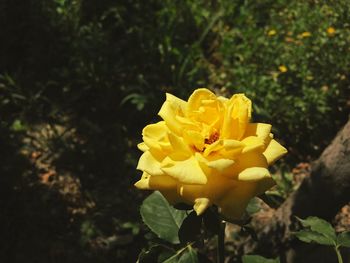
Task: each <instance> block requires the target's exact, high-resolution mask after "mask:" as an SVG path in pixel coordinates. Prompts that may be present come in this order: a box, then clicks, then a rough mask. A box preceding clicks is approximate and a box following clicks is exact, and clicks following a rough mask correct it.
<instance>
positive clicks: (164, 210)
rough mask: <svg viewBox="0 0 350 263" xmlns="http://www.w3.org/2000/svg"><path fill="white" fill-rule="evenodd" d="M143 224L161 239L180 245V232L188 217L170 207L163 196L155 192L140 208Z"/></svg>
mask: <svg viewBox="0 0 350 263" xmlns="http://www.w3.org/2000/svg"><path fill="white" fill-rule="evenodd" d="M140 212H141V216H142V220H143V222H144V223H145V224H146V225H147V226H148V227H149V228H150V229H151V230H152V231H153V232H154V233H155V234H156V235H157V236H158V237H159V238H162V239H164V240H166V241H169V242H170V243H173V244H178V243H180V240H179V237H178V232H179V229H180V226H181V224H182V222H183V220H184V219H185V217H186V213H185V212H184V211H180V210H176V209H175V208H173V207H172V206H170V205H169V203H168V201H167V200H166V199H165V198H164V197H163V195H162V194H161V193H160V192H158V191H155V192H154V193H152V194H151V195H150V196H148V197H147V198H146V199H145V200H144V201H143V203H142V206H141V208H140Z"/></svg>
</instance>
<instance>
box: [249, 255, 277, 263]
mask: <svg viewBox="0 0 350 263" xmlns="http://www.w3.org/2000/svg"><path fill="white" fill-rule="evenodd" d="M242 262H243V263H280V260H279V258H276V259H268V258H264V257H262V256H259V255H245V256H243V257H242Z"/></svg>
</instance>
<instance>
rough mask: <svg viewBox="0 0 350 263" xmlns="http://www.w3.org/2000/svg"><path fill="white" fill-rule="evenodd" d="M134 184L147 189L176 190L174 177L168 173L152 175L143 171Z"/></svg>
mask: <svg viewBox="0 0 350 263" xmlns="http://www.w3.org/2000/svg"><path fill="white" fill-rule="evenodd" d="M135 186H136V187H137V188H139V189H149V190H169V189H175V190H176V188H177V182H176V180H175V179H174V178H172V177H170V176H168V175H159V176H152V175H149V174H147V173H143V174H142V177H141V179H140V180H139V181H137V182H136V183H135Z"/></svg>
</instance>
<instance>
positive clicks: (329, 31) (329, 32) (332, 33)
mask: <svg viewBox="0 0 350 263" xmlns="http://www.w3.org/2000/svg"><path fill="white" fill-rule="evenodd" d="M327 34H328V36H333V35H334V34H335V28H334V27H329V28H327Z"/></svg>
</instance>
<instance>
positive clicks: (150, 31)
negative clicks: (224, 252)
mask: <svg viewBox="0 0 350 263" xmlns="http://www.w3.org/2000/svg"><path fill="white" fill-rule="evenodd" d="M349 8H350V5H349V2H348V1H345V0H342V1H332V3H331V4H329V3H327V2H326V1H317V2H316V1H307V2H302V1H285V0H280V1H270V0H264V1H259V3H256V1H240V0H238V1H228V0H221V1H198V0H190V1H170V0H166V1H160V0H151V1H142V0H133V1H129V0H122V1H112V0H102V1H97V0H72V1H67V0H55V1H44V0H27V1H20V0H4V1H1V3H0V26H1V36H2V37H1V41H0V146H1V147H0V156H1V161H2V162H1V165H0V190H1V191H0V193H1V195H2V198H1V201H0V206H1V207H0V208H1V209H2V211H5V212H4V214H5V215H6V216H2V217H1V218H0V223H1V225H2V227H3V229H4V231H1V232H2V233H5V234H4V236H6V238H4V239H3V240H2V241H1V242H2V244H6V246H5V245H4V246H2V247H4V249H2V250H0V256H1V257H4V258H5V259H6V257H8V255H17V256H18V257H21V258H18V259H16V260H17V262H22V261H23V259H27V261H36V262H49V260H50V259H49V258H50V255H51V254H50V253H53V252H52V251H55V253H58V256H56V257H55V258H56V259H57V260H58V258H59V261H65V262H75V261H77V259H76V258H77V255H79V256H81V259H80V260H78V261H84V262H88V261H87V260H90V261H91V262H111V261H115V260H117V261H118V262H119V261H120V262H122V261H121V260H125V261H126V262H134V261H135V260H136V257H137V254H138V252H139V251H140V249H141V247H142V246H143V243H144V242H146V241H145V240H144V238H143V237H142V236H143V232H142V231H145V230H143V229H141V233H140V234H137V233H136V232H137V231H134V230H132V229H134V228H132V229H131V228H124V227H123V223H124V222H130V223H132V224H138V223H137V222H138V221H139V220H140V219H139V218H138V215H139V213H138V211H137V210H138V207H139V204H140V203H141V199H142V198H143V196H142V194H139V193H138V192H137V191H135V190H134V189H133V186H132V184H133V182H135V181H136V180H137V178H138V177H139V173H138V172H136V171H135V167H136V163H137V159H138V157H139V152H138V151H137V149H136V147H135V146H136V144H137V143H138V142H139V141H140V140H141V130H142V128H143V127H144V126H145V125H146V124H147V123H150V122H155V121H157V120H158V118H157V117H156V114H157V112H158V110H159V109H160V106H161V104H162V102H163V101H164V98H165V94H164V93H165V92H170V93H173V94H175V95H177V96H180V97H182V98H184V99H185V98H187V96H188V95H189V94H190V93H191V92H192V91H193V90H194V89H195V88H198V87H208V88H211V89H213V90H215V91H219V92H221V93H222V94H224V95H230V94H232V93H237V92H245V93H246V94H247V96H248V97H250V98H251V99H252V101H253V105H254V118H255V119H256V120H258V121H262V122H268V123H272V124H273V127H274V129H275V130H274V133H275V134H276V137H277V138H278V139H279V140H281V141H282V142H283V143H284V144H285V145H286V146H287V147H288V148H289V150H290V154H289V156H290V158H289V159H290V160H291V161H296V160H300V159H305V158H308V157H309V156H311V157H315V156H317V154H319V153H320V151H321V150H322V149H323V148H324V147H325V146H326V145H327V144H328V143H329V142H330V140H331V138H332V137H333V136H334V135H335V133H336V131H337V130H338V129H339V128H340V127H341V126H342V124H343V123H344V122H345V120H346V118H347V117H348V113H349V101H348V98H349V86H350V81H349V76H348V72H349V70H350V57H349V56H350V55H349V54H350V53H349V52H348V51H349V50H348V47H349V46H350V45H349V44H350V39H349V35H350V34H349V33H350V32H349V31H350V27H349V24H348V21H349V13H350V12H349ZM329 27H334V28H335V33H334V34H331V35H330V34H329V33H327V28H329ZM271 30H275V33H274V34H271V32H272V31H271ZM269 32H270V34H269ZM303 32H310V33H311V36H309V37H302V33H303ZM282 65H283V66H285V67H286V68H287V71H286V72H281V71H280V69H279V67H280V66H282ZM45 129H48V130H49V136H48V135H47V134H46V135H43V131H44V130H45ZM37 152H40V154H41V156H42V157H41V158H42V159H43V160H44V162H45V164H47V165H48V167H46V166H45V167H44V168H43V167H39V166H38V161H37V159H35V158H34V157H33V158H32V157H31V156H32V153H37ZM34 159H35V160H34ZM51 170H54V171H55V172H56V173H57V174H58V175H60V176H62V177H63V178H65V180H66V179H67V178H77V179H79V184H80V187H81V196H82V197H81V198H82V199H81V200H84V201H77V200H76V199H74V198H73V199H72V200H73V201H69V202H72V203H69V202H68V201H67V200H66V199H64V198H63V197H62V196H61V194H60V190H59V189H56V188H55V189H53V188H49V187H45V186H43V185H41V184H40V180H39V178H41V176H42V175H43V174H44V175H45V174H46V173H47V172H49V171H51ZM63 189H64V187H63ZM61 190H62V189H61ZM68 196H69V195H68ZM62 198H63V199H64V200H61V199H62ZM79 200H80V199H79ZM67 202H68V203H67ZM81 203H84V204H88V205H85V206H86V207H90V208H89V209H87V212H86V213H82V214H75V215H74V216H73V215H72V213H71V212H69V211H70V210H69V209H71V207H75V208H76V207H80V205H82V204H81ZM90 204H93V205H90ZM86 207H84V208H86ZM68 208H69V209H68ZM24 219H26V221H27V222H30V224H29V223H28V224H24V225H23V224H19V223H15V222H17V221H18V220H24ZM43 221H45V224H43V223H42V222H43ZM16 224H17V225H16ZM5 230H7V232H6V231H5ZM39 232H40V233H42V234H38V233H39ZM28 237H30V238H28ZM129 237H130V238H132V240H131V241H129V242H127V241H126V240H128V238H129ZM8 239H9V240H10V241H9V242H8V241H7V240H8ZM18 239H21V241H18ZM40 239H42V240H45V242H40V241H38V240H40ZM80 244H81V245H80ZM30 246H33V247H30ZM57 247H59V249H57ZM68 247H69V249H68ZM67 249H68V250H67ZM17 251H22V254H20V253H17ZM34 251H41V253H37V254H35V253H34ZM43 251H44V252H43ZM57 251H61V252H62V251H65V252H66V253H65V257H63V256H62V255H61V254H59V252H57ZM33 253H34V254H35V255H34V254H33ZM184 255H187V254H184ZM61 256H62V258H60V257H61ZM30 259H31V260H30ZM6 261H9V260H6Z"/></svg>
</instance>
